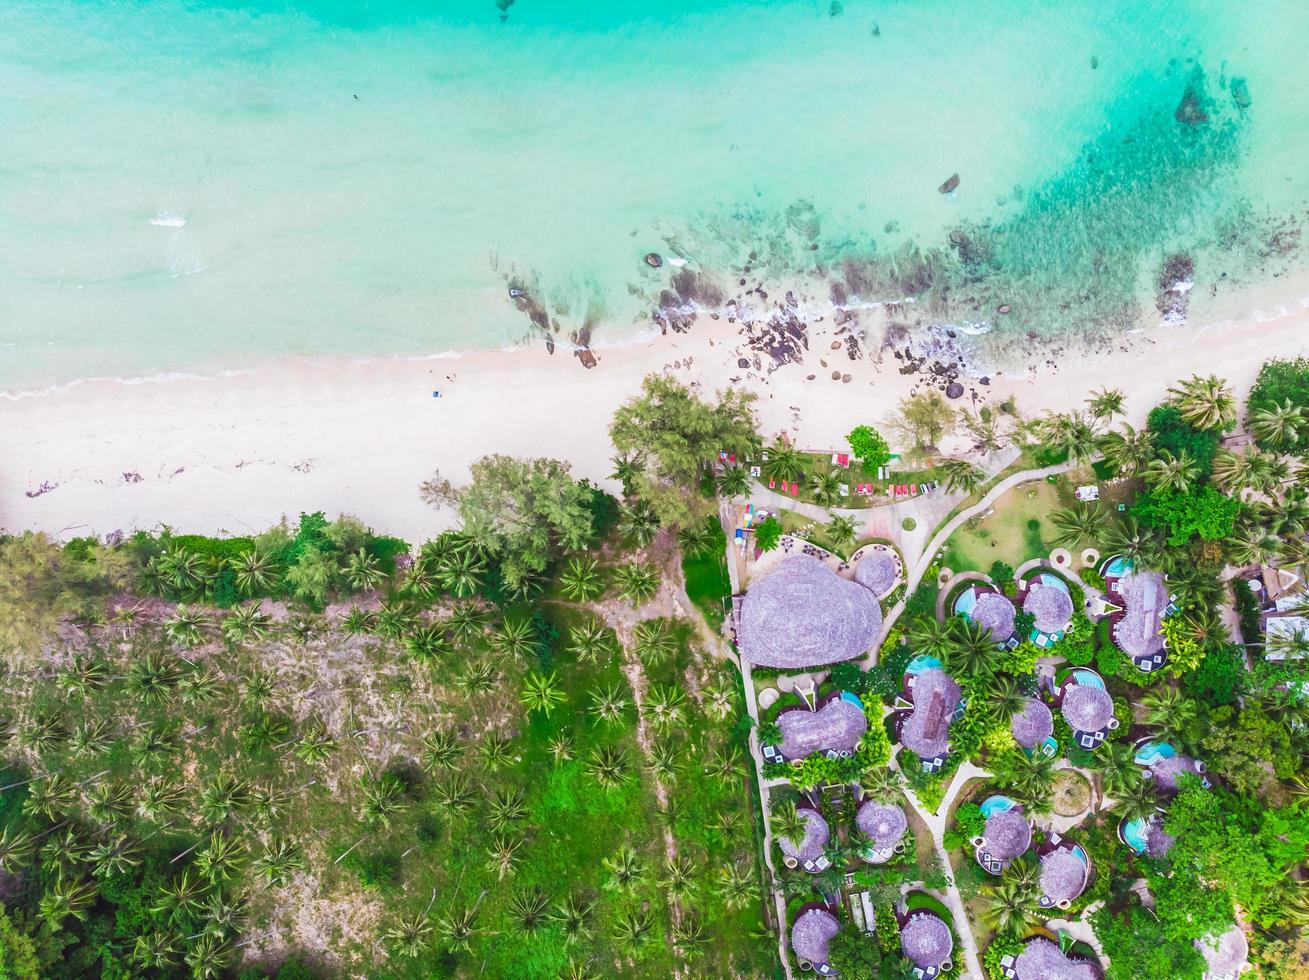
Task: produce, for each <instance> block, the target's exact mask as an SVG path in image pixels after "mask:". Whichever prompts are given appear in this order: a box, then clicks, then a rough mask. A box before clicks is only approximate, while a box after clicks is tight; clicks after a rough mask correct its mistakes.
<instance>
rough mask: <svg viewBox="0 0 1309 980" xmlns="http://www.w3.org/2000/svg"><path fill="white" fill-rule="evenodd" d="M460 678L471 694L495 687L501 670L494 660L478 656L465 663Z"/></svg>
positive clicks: (465, 688)
mask: <svg viewBox="0 0 1309 980" xmlns="http://www.w3.org/2000/svg"><path fill="white" fill-rule="evenodd" d="M458 679H459V684H460V686H461V687H463V689H464V690H465V691H467V692H468V693H469V694H480V693H481V692H483V691H489V690H491V689H492V688H494V687H495V685H496V682H498V681H499V680H500V671H499V670H498V669H497V668H496V665H495V664H494V663H493V662H492V661H490V660H483V659H480V658H478V659H473V660H469V661H468V662H467V663H465V664H464V667H463V669H462V670H461V671H460V672H459V678H458Z"/></svg>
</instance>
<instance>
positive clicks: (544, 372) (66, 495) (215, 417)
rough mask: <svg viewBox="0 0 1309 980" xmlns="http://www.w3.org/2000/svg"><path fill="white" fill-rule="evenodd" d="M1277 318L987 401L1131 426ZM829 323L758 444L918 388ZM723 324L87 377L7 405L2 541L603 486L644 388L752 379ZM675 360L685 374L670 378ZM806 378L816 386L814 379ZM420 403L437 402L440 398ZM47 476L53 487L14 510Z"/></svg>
mask: <svg viewBox="0 0 1309 980" xmlns="http://www.w3.org/2000/svg"><path fill="white" fill-rule="evenodd" d="M1289 307H1290V310H1289V311H1288V309H1287V308H1286V307H1281V308H1274V307H1273V306H1269V307H1267V312H1266V313H1265V314H1262V317H1263V318H1264V319H1265V322H1257V321H1256V319H1255V318H1253V317H1247V318H1246V319H1245V320H1244V321H1229V322H1226V323H1224V324H1218V325H1213V326H1210V327H1207V328H1161V329H1158V330H1155V331H1152V332H1151V333H1150V334H1148V335H1138V336H1135V337H1129V338H1124V340H1123V343H1124V344H1127V345H1129V346H1131V347H1132V348H1133V350H1132V352H1131V353H1115V354H1113V355H1111V356H1105V355H1101V356H1075V355H1065V357H1064V358H1063V363H1062V365H1061V366H1060V368H1059V369H1058V372H1057V373H1056V374H1055V375H1054V376H1051V375H1050V374H1041V375H1039V376H1038V375H1036V374H1035V373H1034V372H1029V373H1028V374H1027V375H1025V376H1024V377H1022V378H1017V377H1015V378H997V379H996V380H995V381H994V382H993V384H992V385H991V387H990V389H989V391H990V397H991V399H992V400H993V401H994V400H998V399H999V398H1001V397H1003V396H1004V395H1006V394H1010V393H1012V394H1015V395H1016V396H1017V400H1018V404H1019V407H1020V409H1021V410H1022V411H1023V412H1024V413H1025V414H1036V413H1038V412H1039V411H1040V410H1042V409H1046V408H1055V409H1066V408H1072V407H1076V406H1079V405H1080V404H1081V403H1082V401H1083V399H1084V398H1085V397H1086V394H1087V392H1088V391H1089V390H1090V389H1092V388H1095V387H1097V386H1099V385H1110V386H1116V387H1119V388H1121V389H1122V390H1123V391H1124V392H1125V393H1126V394H1127V405H1128V410H1129V415H1130V417H1131V418H1132V419H1133V420H1134V421H1139V420H1140V418H1141V417H1142V416H1143V415H1144V413H1145V411H1146V410H1147V409H1148V408H1149V407H1150V406H1151V405H1153V404H1154V403H1155V402H1157V401H1158V400H1159V399H1160V398H1161V397H1162V396H1163V394H1164V390H1165V389H1166V388H1167V387H1168V385H1170V384H1171V383H1173V382H1174V381H1175V380H1176V379H1177V378H1179V377H1182V376H1186V375H1189V374H1191V373H1193V372H1205V373H1208V372H1217V373H1220V374H1222V375H1225V376H1226V377H1228V378H1229V379H1231V380H1232V381H1233V382H1234V383H1235V384H1236V386H1237V387H1238V389H1239V390H1240V391H1241V392H1242V393H1244V390H1245V389H1246V388H1247V387H1248V386H1249V385H1250V383H1251V382H1253V380H1254V378H1255V375H1256V374H1257V372H1258V369H1259V365H1260V364H1261V363H1262V361H1263V360H1264V359H1265V358H1266V357H1268V356H1270V355H1282V356H1292V355H1297V354H1300V353H1302V352H1303V351H1304V350H1305V349H1306V347H1309V312H1307V311H1306V310H1305V308H1304V304H1303V303H1300V302H1292V303H1290V304H1289ZM1270 317H1276V318H1275V319H1271V320H1270V319H1268V318H1270ZM831 328H832V324H830V323H820V324H815V325H813V327H811V345H810V346H811V353H810V354H809V356H808V358H807V362H806V363H805V364H804V365H788V366H787V367H785V368H783V369H781V370H779V371H777V372H776V373H775V374H773V375H772V376H771V378H770V379H769V381H768V382H767V383H766V384H765V383H763V382H762V381H760V380H758V379H746V380H745V381H744V382H743V384H744V385H746V386H748V387H750V388H752V389H753V390H757V391H759V392H760V398H759V402H758V408H759V415H760V419H761V422H762V429H763V431H764V432H765V433H766V434H767V435H769V436H772V435H775V434H776V433H778V432H781V431H784V430H785V431H787V432H789V433H790V434H791V435H792V436H793V437H794V438H796V439H797V440H798V442H799V444H800V445H802V446H805V447H837V446H840V445H842V443H843V437H844V434H845V433H846V432H847V431H849V429H850V428H851V427H852V426H853V425H855V424H857V423H858V422H864V421H867V422H872V423H874V424H876V423H878V422H879V421H880V420H881V419H883V418H884V417H885V416H886V415H887V414H888V413H889V412H890V411H891V409H892V408H893V407H894V405H895V404H896V402H897V400H898V399H900V398H901V397H903V396H904V395H905V394H906V393H907V392H908V391H909V389H910V388H911V387H912V385H913V384H914V380H915V379H914V378H913V377H905V376H903V375H900V374H899V373H898V371H897V370H896V369H897V367H898V366H899V364H900V362H899V361H895V360H893V359H891V358H889V357H888V358H887V360H886V363H885V364H882V365H878V364H875V363H873V362H872V361H871V360H869V359H868V358H866V357H865V358H864V359H862V360H861V361H860V362H858V363H854V362H850V361H848V360H846V359H845V357H844V355H843V354H837V355H834V356H833V355H831V354H830V353H828V350H829V342H830V340H831V336H830V334H827V333H826V331H828V330H830V329H831ZM736 329H737V328H736V327H735V326H729V325H728V324H727V323H726V321H720V322H718V323H711V322H709V321H702V323H701V324H697V326H696V327H695V329H694V332H693V333H692V334H690V335H686V336H677V335H670V336H668V337H664V338H655V339H653V340H650V341H647V342H645V343H642V344H639V345H635V346H632V347H628V348H623V349H617V350H610V351H605V352H601V363H600V366H599V367H597V368H596V369H594V370H591V371H586V370H583V369H582V368H581V367H580V366H579V365H578V364H577V363H576V362H575V361H574V359H573V358H572V357H571V356H569V355H568V354H567V353H565V352H563V351H562V350H561V351H560V352H559V353H558V354H556V355H554V356H553V357H551V356H549V355H547V354H546V353H545V352H544V351H543V350H540V349H533V350H527V351H518V352H510V353H482V354H472V355H468V356H466V357H463V358H458V359H432V360H413V361H400V360H389V361H374V362H367V363H353V362H345V361H328V360H317V361H305V362H280V363H274V364H270V365H268V366H266V367H263V368H260V369H257V370H255V371H253V372H252V373H250V374H249V375H244V376H237V377H226V378H215V379H211V380H183V381H173V382H160V383H146V384H131V385H128V384H122V383H118V382H91V383H86V384H81V385H77V386H74V387H71V388H65V389H63V390H58V391H54V392H50V393H45V394H38V395H31V396H24V397H19V398H17V399H13V398H9V397H3V398H0V527H4V528H8V529H10V530H18V529H23V528H37V529H41V530H45V531H49V532H52V533H60V534H64V535H65V536H72V535H75V534H86V533H92V532H94V533H101V534H103V533H107V532H111V531H114V530H118V529H124V530H126V529H131V528H136V527H147V528H148V527H154V526H156V525H158V524H161V523H162V524H168V525H171V526H173V527H174V528H177V529H179V530H181V529H185V530H194V531H202V532H219V531H229V532H234V533H242V532H248V531H250V530H261V529H263V528H265V527H267V526H268V525H269V524H271V523H273V522H275V521H276V520H277V519H278V518H279V517H280V516H281V515H282V514H283V513H289V514H291V515H292V516H293V517H294V515H295V514H296V513H297V512H298V511H300V510H307V511H312V510H324V511H326V512H327V513H328V514H329V515H334V514H336V513H338V512H342V511H344V512H353V513H356V514H358V515H359V516H361V517H362V518H363V519H364V520H366V521H367V522H369V523H370V524H372V525H374V526H375V527H377V528H378V529H381V530H385V531H388V532H390V533H395V534H400V535H403V536H405V537H406V538H408V539H410V540H415V541H416V540H421V539H423V538H425V537H427V536H429V535H430V534H431V533H433V532H434V531H436V530H439V529H440V528H441V527H443V526H445V524H447V523H448V522H449V518H448V516H443V515H440V514H437V513H435V512H433V511H432V510H430V509H429V508H427V507H426V506H424V505H423V504H422V503H421V502H420V501H419V499H418V497H417V493H416V488H417V485H418V483H419V481H421V480H422V479H424V478H425V477H427V476H429V475H430V474H431V473H432V471H433V470H434V469H435V468H436V467H438V466H440V467H441V469H442V471H443V472H444V473H445V474H446V475H448V476H449V477H451V478H452V479H454V480H456V481H458V480H460V479H461V478H463V477H465V476H466V474H467V467H468V464H469V463H471V462H472V461H473V460H475V459H477V458H478V457H479V456H482V455H483V454H485V453H489V452H501V453H508V454H514V455H547V456H555V457H559V458H563V459H566V460H569V461H571V462H572V464H573V468H574V472H575V474H576V475H577V476H579V477H589V478H591V479H597V480H606V479H607V475H608V473H609V472H610V470H611V468H612V467H611V464H610V462H609V457H610V455H611V449H610V445H609V439H608V435H607V427H608V423H609V419H610V416H611V415H612V414H613V412H614V410H615V409H616V408H617V407H618V405H620V404H621V403H622V401H623V400H624V399H625V398H627V397H629V396H630V395H632V394H633V393H634V392H635V391H636V390H637V389H638V387H639V384H640V379H641V377H642V376H643V375H644V374H646V373H648V372H650V371H655V370H659V369H662V368H664V367H668V368H669V369H670V370H672V371H673V373H674V374H675V375H676V376H678V377H680V378H683V379H685V380H688V381H699V382H701V383H703V385H704V386H705V387H706V388H707V389H714V388H721V387H725V386H726V385H727V384H728V383H729V379H730V378H732V377H734V376H738V375H743V374H745V373H746V372H742V371H741V370H739V369H738V368H737V366H736V351H735V349H734V348H735V343H734V341H735V339H736V338H735V331H736ZM688 356H691V357H693V358H694V366H693V367H692V368H690V369H688V368H686V367H685V359H686V358H687V357H688ZM823 357H828V358H830V359H829V364H830V365H831V367H839V368H840V370H841V371H846V372H850V373H851V374H852V375H854V377H853V380H852V381H851V382H850V383H849V384H842V383H840V382H834V381H831V380H830V368H828V369H825V368H822V367H820V365H819V364H818V363H817V362H818V361H819V359H820V358H823ZM679 359H681V361H682V363H683V366H682V367H681V368H680V369H677V368H673V367H672V365H673V364H674V362H675V361H677V360H679ZM452 373H453V374H455V375H456V377H455V380H454V381H453V382H448V381H447V380H446V375H448V374H452ZM808 374H815V375H817V379H816V380H815V381H812V382H807V381H806V380H805V377H806V375H808ZM433 389H440V390H441V391H442V397H441V398H439V399H436V398H433V397H432V390H433ZM982 390H988V389H982ZM124 474H139V476H140V480H139V482H137V481H136V480H135V477H131V478H128V479H125V477H124ZM129 479H130V480H131V482H129ZM47 482H48V483H50V484H53V485H56V486H57V489H54V490H53V491H51V492H48V493H45V494H42V495H41V496H39V497H36V498H28V497H26V496H25V492H27V491H30V490H36V489H37V488H39V487H40V486H41V485H42V484H43V483H47Z"/></svg>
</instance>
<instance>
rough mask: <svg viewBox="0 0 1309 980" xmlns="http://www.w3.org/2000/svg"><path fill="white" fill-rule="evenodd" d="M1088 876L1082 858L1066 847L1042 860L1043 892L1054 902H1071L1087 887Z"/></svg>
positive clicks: (1051, 852)
mask: <svg viewBox="0 0 1309 980" xmlns="http://www.w3.org/2000/svg"><path fill="white" fill-rule="evenodd" d="M1087 876H1088V872H1087V868H1086V865H1084V864H1083V863H1082V860H1081V858H1079V857H1078V856H1077V855H1076V854H1074V853H1073V852H1072V851H1071V850H1069V849H1068V848H1066V847H1060V848H1056V849H1055V850H1053V851H1050V852H1049V853H1048V854H1046V855H1044V856H1043V857H1042V858H1041V891H1042V892H1044V893H1045V895H1046V897H1047V898H1049V899H1050V900H1051V901H1052V902H1071V901H1072V900H1073V899H1075V898H1076V897H1077V896H1078V895H1080V894H1082V889H1083V888H1085V887H1086V879H1087Z"/></svg>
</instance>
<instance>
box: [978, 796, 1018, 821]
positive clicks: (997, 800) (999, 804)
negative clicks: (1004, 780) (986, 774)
mask: <svg viewBox="0 0 1309 980" xmlns="http://www.w3.org/2000/svg"><path fill="white" fill-rule="evenodd" d="M1017 805H1018V804H1017V803H1015V802H1014V801H1013V800H1011V799H1009V797H1007V796H988V797H987V798H986V799H985V800H984V801H983V803H982V805H981V807H979V809H980V810H981V811H982V816H984V817H990V816H994V815H995V814H997V813H1005V812H1006V811H1009V810H1012V809H1013V808H1014V807H1016V806H1017Z"/></svg>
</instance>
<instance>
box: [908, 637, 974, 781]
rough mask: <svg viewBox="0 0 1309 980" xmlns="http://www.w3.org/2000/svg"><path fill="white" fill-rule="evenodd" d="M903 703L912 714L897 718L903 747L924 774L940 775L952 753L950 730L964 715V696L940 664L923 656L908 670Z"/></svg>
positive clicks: (910, 662)
mask: <svg viewBox="0 0 1309 980" xmlns="http://www.w3.org/2000/svg"><path fill="white" fill-rule="evenodd" d="M902 703H903V705H904V706H905V707H906V708H908V709H909V710H904V709H902V710H900V711H899V712H898V713H897V714H896V732H897V735H898V737H899V739H900V744H901V745H903V746H904V747H905V748H906V749H908V750H909V751H910V752H912V753H914V755H916V756H918V759H919V762H920V763H921V764H922V767H923V771H924V772H936V771H938V770H939V769H940V768H941V767H942V766H944V765H945V760H946V757H947V756H948V754H949V751H950V726H951V725H952V724H953V723H954V722H955V721H957V720H958V719H960V718H962V717H963V714H964V708H965V703H964V699H963V692H962V691H961V690H960V688H959V685H958V684H956V683H955V681H954V679H953V678H952V677H951V676H950V675H949V674H947V673H946V672H945V671H944V670H943V669H942V668H941V662H940V661H939V660H937V659H936V658H935V657H929V656H926V655H920V656H917V657H915V658H914V659H913V660H911V661H909V666H908V667H906V668H905V675H904V689H903V699H902Z"/></svg>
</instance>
